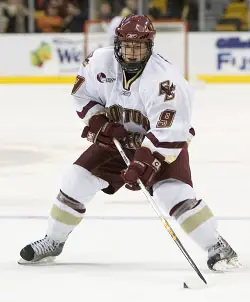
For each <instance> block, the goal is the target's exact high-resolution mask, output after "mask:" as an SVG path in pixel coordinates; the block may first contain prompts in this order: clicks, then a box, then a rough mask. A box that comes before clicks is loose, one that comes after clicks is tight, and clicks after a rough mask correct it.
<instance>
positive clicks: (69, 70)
mask: <svg viewBox="0 0 250 302" xmlns="http://www.w3.org/2000/svg"><path fill="white" fill-rule="evenodd" d="M83 43H84V42H83V35H82V34H62V35H60V34H57V35H54V34H34V35H33V34H30V35H13V36H10V35H7V36H4V35H2V36H1V38H0V45H1V47H0V56H1V58H2V60H1V64H0V77H11V76H12V77H13V76H15V77H18V76H19V77H29V76H55V77H56V76H59V77H60V76H75V75H76V73H77V71H78V69H79V66H80V63H81V61H82V59H83Z"/></svg>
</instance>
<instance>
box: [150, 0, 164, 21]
mask: <svg viewBox="0 0 250 302" xmlns="http://www.w3.org/2000/svg"><path fill="white" fill-rule="evenodd" d="M148 14H149V17H150V19H160V18H161V17H163V14H162V11H161V9H160V8H159V7H156V5H155V4H154V3H153V1H152V0H149V1H148Z"/></svg>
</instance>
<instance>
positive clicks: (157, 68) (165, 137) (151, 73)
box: [72, 47, 194, 163]
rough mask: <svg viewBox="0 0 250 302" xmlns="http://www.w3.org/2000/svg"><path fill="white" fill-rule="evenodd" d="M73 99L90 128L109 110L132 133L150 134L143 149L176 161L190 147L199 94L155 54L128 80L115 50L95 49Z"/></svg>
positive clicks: (116, 120)
mask: <svg viewBox="0 0 250 302" xmlns="http://www.w3.org/2000/svg"><path fill="white" fill-rule="evenodd" d="M72 95H73V97H74V100H75V104H76V111H77V113H78V116H79V117H80V118H81V119H82V120H83V121H84V122H85V123H86V124H87V123H88V120H89V119H90V118H91V117H92V116H93V115H94V114H97V113H99V112H103V111H105V112H106V113H107V115H108V116H109V118H110V119H111V120H112V121H115V122H118V123H121V124H124V127H125V129H126V130H128V131H131V132H137V133H141V134H144V135H146V136H145V138H144V140H143V143H142V146H145V147H147V148H149V149H150V150H151V151H152V152H154V151H157V152H159V153H161V154H162V155H163V156H164V157H165V160H166V162H168V163H171V162H173V161H174V160H175V159H176V158H177V157H178V155H179V153H180V152H181V150H182V148H184V147H187V143H188V142H189V141H190V139H191V137H192V135H194V130H193V128H191V112H192V100H193V93H192V90H191V88H190V86H189V84H188V82H187V81H186V80H185V79H184V77H183V76H182V75H181V74H180V73H179V72H178V71H176V70H175V69H174V67H173V66H172V65H171V64H170V63H169V62H167V61H166V60H165V59H164V58H162V57H161V56H160V55H158V54H156V53H153V54H152V55H151V57H150V59H149V61H148V62H147V65H146V67H145V68H144V70H143V71H142V72H141V71H139V72H138V73H137V74H136V75H135V76H134V77H132V78H131V79H129V80H127V79H126V75H125V73H124V71H123V70H122V68H121V67H120V64H119V63H118V62H117V60H116V59H115V56H114V49H113V47H104V48H99V49H97V50H95V51H94V52H93V53H92V54H91V55H90V56H88V57H87V58H86V59H85V61H84V62H83V64H82V65H81V67H80V70H79V73H78V76H77V79H76V82H75V85H74V87H73V90H72Z"/></svg>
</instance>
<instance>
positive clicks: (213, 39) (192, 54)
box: [189, 32, 250, 83]
mask: <svg viewBox="0 0 250 302" xmlns="http://www.w3.org/2000/svg"><path fill="white" fill-rule="evenodd" d="M189 72H190V77H191V78H197V79H200V80H204V81H205V82H224V83H225V82H232V83H233V82H235V83H236V82H250V33H243V32H242V33H240V32H230V33H192V34H190V35H189Z"/></svg>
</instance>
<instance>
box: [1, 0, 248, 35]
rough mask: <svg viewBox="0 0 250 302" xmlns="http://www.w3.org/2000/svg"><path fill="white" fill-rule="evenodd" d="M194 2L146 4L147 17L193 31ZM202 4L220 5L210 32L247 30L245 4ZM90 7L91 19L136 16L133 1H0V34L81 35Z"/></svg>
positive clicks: (209, 0)
mask: <svg viewBox="0 0 250 302" xmlns="http://www.w3.org/2000/svg"><path fill="white" fill-rule="evenodd" d="M91 1H93V2H91ZM198 1H200V0H149V1H148V15H149V16H150V17H151V19H153V20H157V19H160V20H164V19H182V20H186V21H187V22H188V25H189V30H190V31H197V30H199V21H198V19H199V3H198ZM204 1H205V2H204V3H205V5H206V9H207V10H209V7H212V8H213V5H215V4H216V3H217V5H218V3H219V2H221V3H222V4H223V5H222V7H223V10H222V13H221V15H220V16H219V17H218V20H216V26H215V27H214V30H248V28H249V26H248V23H249V10H248V7H249V6H248V3H249V2H250V1H249V0H245V1H244V0H204ZM31 3H32V7H30V4H31ZM93 3H96V7H95V16H94V18H95V19H100V20H111V19H112V18H114V17H115V16H122V17H124V16H126V15H128V14H130V13H138V1H137V0H32V2H31V0H30V1H29V0H0V32H1V33H27V32H29V30H30V23H33V30H34V32H36V33H52V32H53V33H54V32H82V31H83V26H84V23H85V22H86V20H89V19H90V18H91V16H90V6H91V4H92V7H93ZM214 7H216V6H214ZM215 10H216V8H215ZM92 18H93V16H92ZM30 20H32V21H33V20H34V21H33V22H29V21H30Z"/></svg>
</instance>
